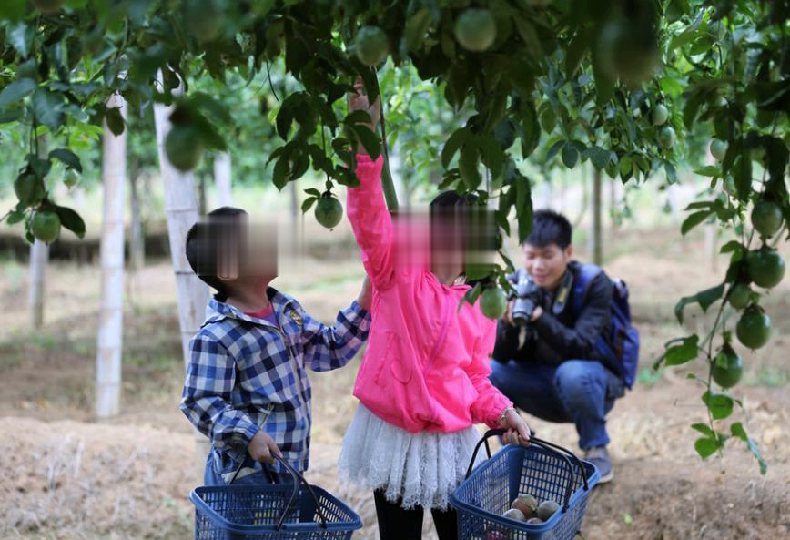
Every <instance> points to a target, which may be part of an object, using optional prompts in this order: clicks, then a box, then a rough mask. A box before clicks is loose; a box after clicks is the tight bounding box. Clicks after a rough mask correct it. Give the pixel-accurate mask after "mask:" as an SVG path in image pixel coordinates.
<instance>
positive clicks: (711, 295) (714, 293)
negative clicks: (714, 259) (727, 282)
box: [675, 283, 724, 324]
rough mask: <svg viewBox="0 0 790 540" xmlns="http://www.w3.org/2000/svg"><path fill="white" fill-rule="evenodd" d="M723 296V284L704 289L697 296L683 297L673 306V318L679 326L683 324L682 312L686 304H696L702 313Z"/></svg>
mask: <svg viewBox="0 0 790 540" xmlns="http://www.w3.org/2000/svg"><path fill="white" fill-rule="evenodd" d="M723 296H724V283H722V284H721V285H717V286H716V287H712V288H710V289H705V290H704V291H700V292H698V293H697V294H694V295H691V296H685V297H683V298H681V299H680V301H679V302H678V303H677V304H675V318H676V319H677V320H678V322H679V323H680V324H683V311H684V309H685V307H686V306H687V305H688V304H693V303H697V304H699V305H700V307H701V308H702V311H707V310H708V308H709V307H710V306H711V305H713V303H714V302H715V301H716V300H718V299H720V298H721V297H723Z"/></svg>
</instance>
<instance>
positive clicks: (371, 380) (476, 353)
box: [339, 87, 530, 540]
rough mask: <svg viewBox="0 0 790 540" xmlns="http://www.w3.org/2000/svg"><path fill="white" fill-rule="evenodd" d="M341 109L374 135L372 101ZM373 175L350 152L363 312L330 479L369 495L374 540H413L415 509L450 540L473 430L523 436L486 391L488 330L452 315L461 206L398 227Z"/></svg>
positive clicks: (454, 197)
mask: <svg viewBox="0 0 790 540" xmlns="http://www.w3.org/2000/svg"><path fill="white" fill-rule="evenodd" d="M358 88H359V87H358ZM360 94H361V92H360ZM351 107H352V109H363V110H366V111H367V112H368V113H369V114H370V115H371V119H372V120H373V122H374V126H373V127H374V128H375V123H376V122H377V121H378V117H379V104H378V100H377V103H376V104H375V106H369V105H368V102H367V98H366V97H365V96H364V95H358V96H355V97H352V98H351ZM374 131H375V129H374ZM381 166H382V160H381V158H379V159H377V160H372V159H371V158H370V157H368V156H367V155H364V154H362V153H360V154H359V155H358V156H357V171H356V172H357V176H358V177H359V181H360V186H359V187H358V188H354V189H349V190H348V204H347V206H348V218H349V221H350V223H351V226H352V228H353V230H354V235H355V236H356V239H357V242H358V243H359V247H360V251H361V253H362V262H363V264H364V266H365V270H366V271H367V273H368V276H369V277H370V280H371V281H372V283H373V302H372V307H371V312H372V322H371V332H370V337H369V340H368V348H367V351H366V353H365V357H364V359H363V361H362V364H361V366H360V369H359V374H358V376H357V381H356V384H355V386H354V395H355V396H356V397H357V398H358V399H359V400H360V405H359V407H358V409H357V411H356V413H355V415H354V418H353V419H352V421H351V425H350V426H349V429H348V432H347V433H346V436H345V437H344V439H343V448H342V450H341V455H340V464H339V470H340V476H341V478H342V479H344V480H347V481H351V482H353V483H356V484H358V485H362V486H364V487H367V488H369V489H372V490H373V491H374V498H375V502H376V513H377V516H378V522H379V531H380V535H381V540H409V539H412V538H413V539H419V538H420V537H421V529H422V516H423V510H424V509H425V508H428V509H430V510H431V513H432V515H433V518H434V524H435V525H436V529H437V532H438V533H439V538H440V539H441V540H450V539H452V540H455V538H456V537H457V525H456V516H455V512H454V511H452V510H451V509H450V508H449V507H448V502H449V495H450V493H451V492H452V490H453V489H455V488H456V487H457V486H458V484H459V483H460V482H461V481H462V480H463V477H464V474H465V472H466V468H467V467H468V465H469V460H470V458H471V453H472V449H473V447H474V445H475V443H476V442H477V441H478V440H479V437H480V435H479V433H478V431H477V430H476V429H475V428H474V424H476V423H485V424H487V425H488V426H489V427H492V428H503V429H509V430H510V431H509V432H508V435H507V436H506V438H505V439H506V441H507V442H522V443H526V442H528V440H529V435H530V432H529V428H527V426H526V424H525V423H524V421H523V419H522V418H521V416H519V414H518V413H517V412H516V411H515V409H513V408H512V403H511V402H510V401H509V400H508V399H507V398H506V397H505V396H503V395H502V394H501V393H500V392H499V391H498V390H497V389H496V388H494V387H493V386H492V385H491V383H490V382H489V380H488V375H489V373H490V371H491V369H490V358H489V356H490V353H491V351H492V349H493V346H494V340H495V336H496V322H495V321H491V320H489V319H487V318H485V317H484V316H483V315H482V313H481V312H480V310H479V308H478V306H476V305H475V306H472V305H469V304H468V303H463V304H462V305H461V299H462V298H463V296H464V294H465V293H466V292H467V291H468V290H469V286H468V285H466V284H464V283H463V258H462V256H461V253H462V249H461V246H460V245H458V235H457V234H455V233H454V232H453V231H454V230H456V229H457V228H458V223H457V219H453V218H452V216H455V215H459V214H460V215H463V212H462V211H459V210H461V209H462V208H463V207H464V206H465V204H466V203H465V199H463V198H462V197H460V196H459V195H458V194H457V193H455V192H446V193H443V194H442V195H440V196H439V197H437V198H436V199H435V200H434V201H433V202H432V203H431V219H430V221H429V223H427V225H428V228H427V229H426V230H424V231H420V230H415V228H417V229H419V226H418V225H414V224H413V223H412V224H410V225H409V227H408V228H405V227H403V226H399V224H398V223H393V222H392V220H391V218H390V214H389V211H388V210H387V206H386V204H385V201H384V196H383V192H382V189H381V182H380V173H381ZM421 232H424V234H421ZM420 244H422V246H420ZM459 305H460V306H461V307H460V309H459Z"/></svg>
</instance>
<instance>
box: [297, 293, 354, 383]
mask: <svg viewBox="0 0 790 540" xmlns="http://www.w3.org/2000/svg"><path fill="white" fill-rule="evenodd" d="M299 311H300V314H301V315H302V321H303V323H302V324H303V326H302V328H303V331H302V344H303V347H304V355H305V364H306V365H307V366H308V367H309V368H310V369H311V370H313V371H331V370H333V369H337V368H340V367H343V366H345V365H346V364H347V363H349V362H350V361H351V360H352V359H353V358H354V356H356V354H357V353H358V352H359V350H360V349H361V348H362V344H363V343H364V342H365V341H366V340H367V339H368V332H369V331H370V313H369V312H368V311H367V310H365V309H364V308H363V307H362V306H361V305H359V302H357V301H356V300H354V301H353V302H352V303H351V305H350V306H349V307H348V308H346V309H344V310H343V311H340V312H339V313H338V314H337V320H336V321H335V325H334V326H328V325H326V324H323V323H321V322H319V321H317V320H315V319H313V318H312V317H311V316H310V315H308V314H307V312H305V311H304V310H302V309H301V308H300V309H299Z"/></svg>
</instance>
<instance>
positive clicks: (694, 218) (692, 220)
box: [680, 209, 713, 234]
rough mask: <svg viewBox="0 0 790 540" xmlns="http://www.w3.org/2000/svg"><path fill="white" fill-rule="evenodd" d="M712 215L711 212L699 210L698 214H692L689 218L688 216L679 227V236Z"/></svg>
mask: <svg viewBox="0 0 790 540" xmlns="http://www.w3.org/2000/svg"><path fill="white" fill-rule="evenodd" d="M711 214H713V210H710V209H708V210H700V211H698V212H694V213H693V214H691V215H690V216H688V217H687V218H686V219H685V220H683V224H682V225H681V226H680V232H681V234H686V233H687V232H689V231H690V230H691V229H693V228H694V227H696V226H697V225H699V224H700V223H702V222H703V221H705V220H706V219H708V217H710V215H711Z"/></svg>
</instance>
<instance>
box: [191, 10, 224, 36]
mask: <svg viewBox="0 0 790 540" xmlns="http://www.w3.org/2000/svg"><path fill="white" fill-rule="evenodd" d="M186 26H187V30H189V32H190V33H191V34H192V35H193V36H195V38H196V39H197V40H198V41H199V42H201V43H208V42H211V41H214V40H216V39H217V38H218V37H219V35H220V32H222V29H223V28H224V26H225V13H224V11H223V10H222V9H221V8H220V6H218V5H217V3H216V1H215V0H188V1H187V3H186Z"/></svg>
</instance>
